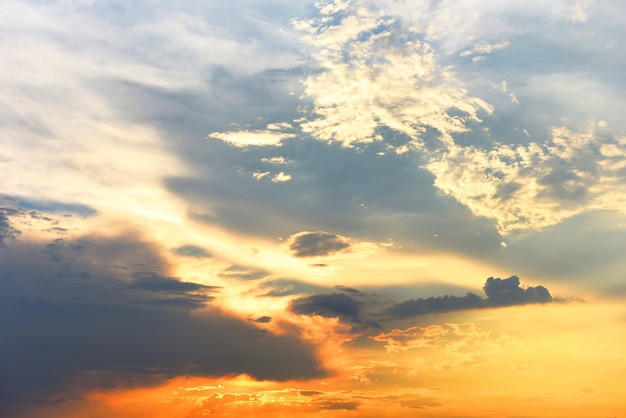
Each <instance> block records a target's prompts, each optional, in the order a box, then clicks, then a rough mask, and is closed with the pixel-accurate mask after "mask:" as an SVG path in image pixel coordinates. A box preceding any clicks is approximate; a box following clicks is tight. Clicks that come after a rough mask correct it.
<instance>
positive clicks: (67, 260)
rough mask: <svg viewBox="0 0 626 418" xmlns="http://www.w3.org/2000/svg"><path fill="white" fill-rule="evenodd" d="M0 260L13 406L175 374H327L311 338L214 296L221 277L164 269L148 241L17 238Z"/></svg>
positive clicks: (7, 383) (6, 375) (4, 379)
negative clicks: (225, 305) (207, 280)
mask: <svg viewBox="0 0 626 418" xmlns="http://www.w3.org/2000/svg"><path fill="white" fill-rule="evenodd" d="M0 261H1V264H2V269H1V270H0V288H1V292H0V295H1V299H2V303H1V304H0V305H1V308H0V323H1V327H0V329H1V331H0V334H1V339H2V341H3V342H4V343H3V344H2V348H1V349H0V351H2V353H1V355H0V359H1V360H0V363H2V370H3V374H2V376H1V377H0V387H1V388H2V390H0V393H1V395H0V397H1V399H0V400H1V402H0V403H2V404H3V405H8V407H9V408H12V407H19V406H20V405H21V404H22V405H28V404H32V403H33V402H35V403H36V402H52V401H54V400H55V399H62V400H63V399H65V400H68V399H78V398H80V396H81V394H82V393H83V392H84V391H86V390H90V389H94V388H98V387H105V386H107V385H111V384H113V385H115V386H118V387H130V386H135V385H143V384H151V383H157V382H162V381H164V380H165V379H167V378H171V377H173V376H179V375H197V376H231V375H238V374H247V375H249V376H252V377H254V378H256V379H271V380H287V379H303V378H312V377H319V376H322V375H323V374H324V372H323V371H322V369H321V367H320V366H319V365H318V363H317V358H316V356H315V354H314V352H313V349H312V347H310V346H308V345H307V344H306V343H303V342H302V341H299V340H298V339H297V338H296V337H295V336H292V335H288V334H286V335H282V336H277V335H273V334H271V333H269V332H267V331H264V330H261V329H259V328H257V327H255V326H253V325H252V324H251V323H250V322H248V321H245V320H244V319H239V318H236V317H233V316H231V315H229V314H226V313H224V312H222V311H221V310H220V309H218V308H217V307H216V306H212V301H213V300H214V298H215V297H218V295H219V290H220V289H219V288H217V287H215V286H209V285H205V284H199V283H192V282H185V281H182V280H181V279H179V278H174V277H169V276H167V275H166V274H165V272H166V270H167V267H166V265H165V262H164V260H163V259H162V258H161V256H160V255H159V249H158V248H157V247H156V246H154V245H152V244H150V243H148V242H145V241H142V240H138V239H129V238H125V237H118V236H111V237H105V236H84V237H81V238H77V239H59V240H57V241H53V242H50V243H46V242H43V243H41V242H31V241H27V240H14V241H12V242H11V245H10V246H9V247H8V248H3V249H0ZM257 322H261V323H262V322H267V320H266V319H263V318H261V319H259V320H258V321H257ZM285 362H287V363H285ZM279 364H280V367H279V366H278V365H279ZM7 411H8V410H7Z"/></svg>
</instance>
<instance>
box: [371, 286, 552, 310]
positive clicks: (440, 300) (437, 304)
mask: <svg viewBox="0 0 626 418" xmlns="http://www.w3.org/2000/svg"><path fill="white" fill-rule="evenodd" d="M483 290H484V291H485V294H486V295H487V297H486V298H483V297H480V296H478V295H476V294H474V293H471V292H470V293H467V294H466V295H465V296H451V295H445V296H438V297H430V298H420V299H411V300H407V301H404V302H401V303H397V304H395V305H393V306H391V307H390V308H387V309H385V310H384V311H383V312H382V315H383V316H384V317H387V318H393V319H399V318H410V317H413V316H417V315H426V314H431V313H441V312H452V311H461V310H466V309H480V308H490V307H499V306H512V305H525V304H530V303H548V302H552V301H553V300H554V299H553V298H552V296H551V295H550V292H549V291H548V289H546V288H545V287H543V286H536V287H531V286H529V287H521V286H520V279H519V277H517V276H511V277H509V278H507V279H500V278H493V277H489V278H488V279H487V281H486V282H485V285H484V286H483Z"/></svg>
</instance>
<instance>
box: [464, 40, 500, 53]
mask: <svg viewBox="0 0 626 418" xmlns="http://www.w3.org/2000/svg"><path fill="white" fill-rule="evenodd" d="M507 46H509V42H508V41H502V42H498V43H496V44H489V43H486V42H480V43H479V44H477V45H475V46H474V47H473V48H471V49H466V50H465V51H463V52H461V53H460V54H459V55H460V56H462V57H469V56H471V55H478V54H491V53H492V52H493V51H497V50H499V49H504V48H506V47H507Z"/></svg>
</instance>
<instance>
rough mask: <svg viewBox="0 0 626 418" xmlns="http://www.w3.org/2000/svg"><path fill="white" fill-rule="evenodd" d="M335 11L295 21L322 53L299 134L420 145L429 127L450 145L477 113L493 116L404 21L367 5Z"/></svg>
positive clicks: (350, 5)
mask: <svg viewBox="0 0 626 418" xmlns="http://www.w3.org/2000/svg"><path fill="white" fill-rule="evenodd" d="M340 5H341V7H339V6H340ZM335 6H337V7H326V8H324V9H322V11H321V17H319V18H317V19H311V20H304V21H296V22H295V23H294V24H295V27H296V28H297V29H299V30H300V31H302V32H304V33H305V36H304V38H303V39H304V41H305V42H306V43H309V44H311V45H313V46H315V47H317V48H318V49H319V50H318V52H317V53H316V55H315V58H316V60H317V61H318V63H319V65H320V67H321V68H322V71H321V72H320V73H319V74H317V75H314V76H310V77H308V78H307V79H306V81H305V87H306V89H305V93H306V94H307V95H308V96H309V97H310V98H312V100H313V105H314V106H313V113H314V115H315V117H314V118H313V119H312V120H309V121H307V122H305V123H303V124H302V130H303V131H304V132H308V133H310V134H311V135H312V136H314V137H315V138H317V139H320V140H324V141H338V142H340V143H341V144H343V145H344V146H346V147H351V146H354V145H356V144H362V143H369V142H372V141H378V140H383V137H382V136H381V134H380V132H379V129H380V128H382V127H387V128H391V129H392V130H394V131H396V132H399V133H402V134H405V135H407V136H408V137H410V139H411V141H412V143H413V144H414V145H417V146H421V145H422V139H421V137H422V135H423V134H424V133H425V132H426V130H427V129H435V130H436V131H438V132H439V133H440V135H441V136H442V138H444V139H446V140H448V139H450V138H451V135H452V134H454V133H459V132H464V131H466V127H465V122H466V121H469V120H471V121H478V120H479V118H478V112H479V110H483V111H487V112H490V111H491V107H490V106H489V105H488V104H487V103H485V102H484V101H482V100H480V99H477V98H473V97H469V96H468V95H467V93H466V91H465V90H464V89H463V88H462V87H461V86H459V85H458V84H457V82H456V81H455V79H454V77H453V75H452V73H450V72H449V70H447V69H446V68H443V67H441V66H439V65H438V64H437V61H436V59H435V51H434V50H433V48H432V47H431V46H430V45H429V44H427V43H426V42H424V41H423V40H421V39H419V38H420V37H419V35H418V34H417V33H414V32H412V31H411V29H410V27H409V26H406V25H405V24H406V22H403V21H402V20H401V19H399V18H396V17H392V16H389V15H385V14H384V13H383V12H382V11H381V10H379V9H377V8H375V7H371V6H370V7H368V6H365V7H363V5H362V4H353V3H350V2H341V3H339V2H337V3H336V4H335ZM330 15H332V18H330V17H329V16H330Z"/></svg>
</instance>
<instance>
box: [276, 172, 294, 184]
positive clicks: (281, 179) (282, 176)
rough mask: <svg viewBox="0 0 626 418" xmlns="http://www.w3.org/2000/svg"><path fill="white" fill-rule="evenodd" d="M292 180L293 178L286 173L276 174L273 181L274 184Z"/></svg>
mask: <svg viewBox="0 0 626 418" xmlns="http://www.w3.org/2000/svg"><path fill="white" fill-rule="evenodd" d="M289 180H291V176H290V175H289V174H285V173H284V172H282V171H281V172H280V173H278V174H276V175H275V176H274V177H273V178H272V181H273V182H274V183H283V182H285V181H289Z"/></svg>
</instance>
